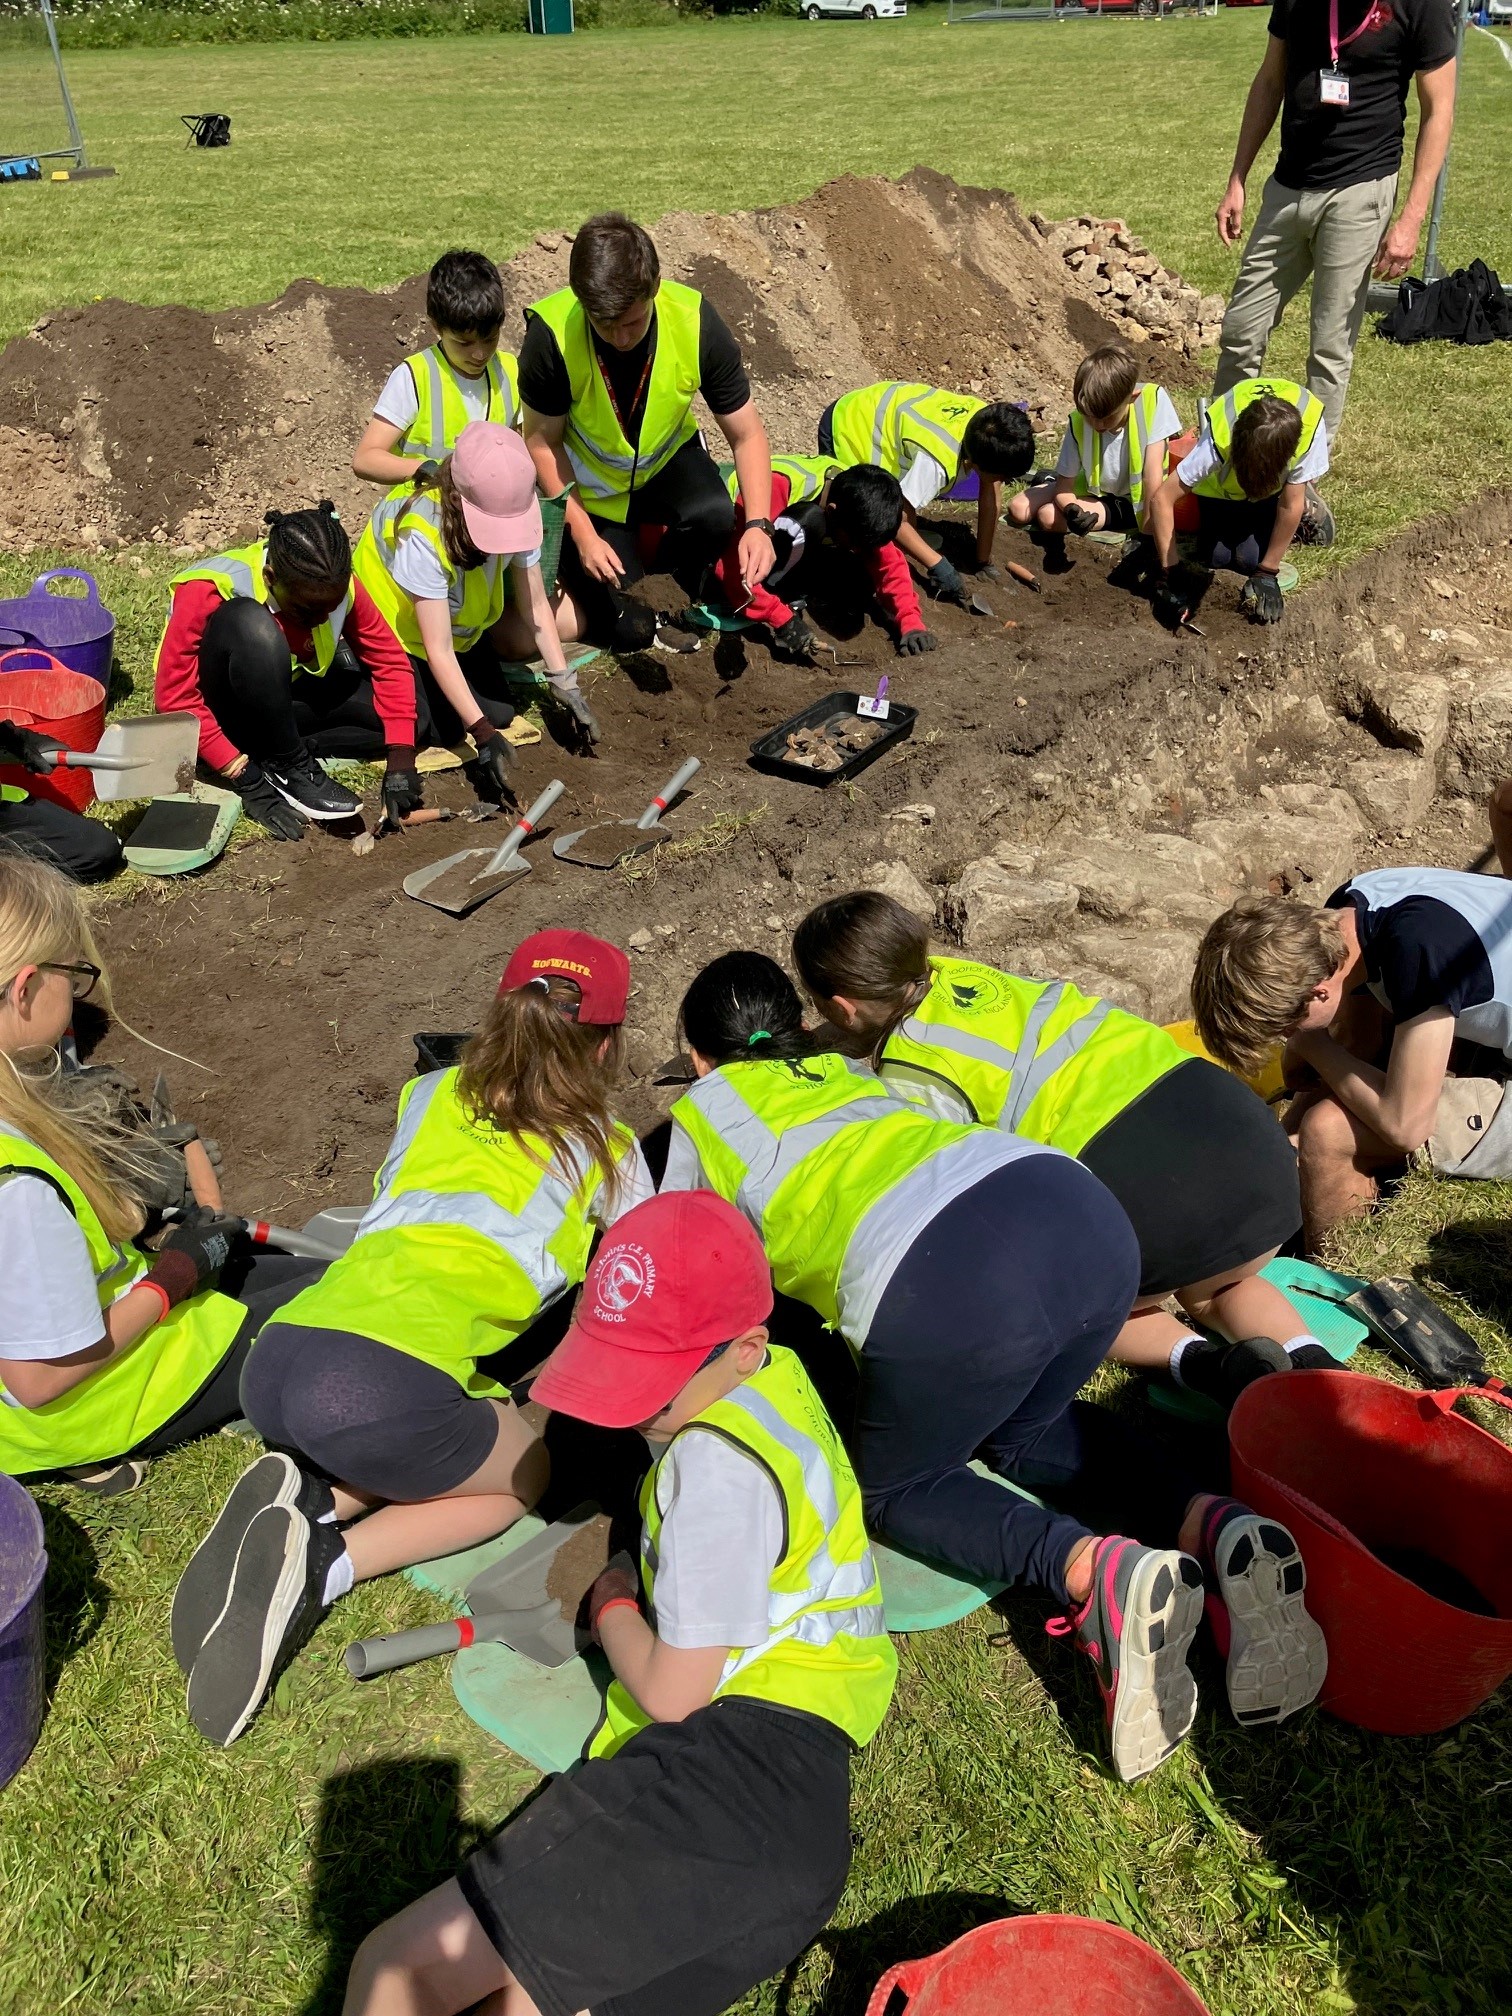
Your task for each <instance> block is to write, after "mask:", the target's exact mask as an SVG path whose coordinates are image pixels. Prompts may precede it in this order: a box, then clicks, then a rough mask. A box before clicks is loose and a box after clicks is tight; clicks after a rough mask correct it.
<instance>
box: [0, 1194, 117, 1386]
mask: <svg viewBox="0 0 1512 2016" xmlns="http://www.w3.org/2000/svg"><path fill="white" fill-rule="evenodd" d="M0 1282H4V1284H5V1287H4V1292H3V1293H0V1358H24V1359H44V1358H70V1357H72V1356H73V1354H74V1353H75V1352H76V1351H87V1350H88V1349H89V1347H90V1345H91V1344H98V1343H99V1341H100V1338H101V1336H102V1334H103V1333H104V1329H105V1320H104V1318H103V1317H102V1315H101V1314H100V1297H99V1293H98V1291H97V1289H96V1286H95V1273H94V1263H93V1262H92V1261H91V1259H90V1257H89V1247H88V1245H87V1244H86V1243H85V1239H84V1234H83V1233H82V1232H81V1231H80V1230H79V1224H78V1220H77V1219H76V1218H75V1217H74V1215H73V1213H72V1212H71V1211H70V1210H69V1208H68V1206H67V1205H66V1204H65V1203H64V1202H63V1200H62V1198H61V1197H59V1195H58V1193H57V1191H56V1190H54V1189H53V1187H52V1185H51V1184H50V1183H44V1182H42V1181H41V1180H40V1179H39V1178H37V1177H35V1176H26V1175H20V1174H17V1175H14V1176H8V1177H7V1178H6V1179H5V1180H4V1181H3V1182H0ZM5 1397H6V1398H7V1399H9V1398H10V1395H9V1394H7V1395H6V1396H5ZM13 1404H14V1403H13Z"/></svg>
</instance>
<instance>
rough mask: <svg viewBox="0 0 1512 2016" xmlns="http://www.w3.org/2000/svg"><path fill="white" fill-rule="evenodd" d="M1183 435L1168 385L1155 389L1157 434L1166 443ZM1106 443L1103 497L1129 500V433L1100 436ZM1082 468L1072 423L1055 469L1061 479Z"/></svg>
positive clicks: (1125, 430)
mask: <svg viewBox="0 0 1512 2016" xmlns="http://www.w3.org/2000/svg"><path fill="white" fill-rule="evenodd" d="M1180 432H1181V417H1180V415H1179V414H1178V413H1177V411H1176V408H1175V407H1174V406H1173V405H1172V403H1171V395H1170V393H1169V392H1167V391H1166V389H1165V387H1164V385H1157V386H1156V388H1155V427H1154V433H1155V436H1156V437H1158V438H1159V439H1160V440H1162V441H1169V440H1172V439H1173V438H1174V437H1175V436H1176V435H1177V434H1179V433H1180ZM1100 438H1101V441H1102V488H1101V490H1100V492H1099V495H1101V496H1103V497H1127V496H1128V495H1129V494H1130V492H1129V431H1128V428H1127V427H1126V426H1125V427H1118V428H1115V429H1114V431H1113V432H1112V433H1111V434H1103V435H1101V436H1100ZM1080 468H1081V450H1080V449H1079V448H1078V447H1077V445H1076V436H1075V435H1074V434H1073V433H1072V432H1071V423H1070V422H1069V421H1067V423H1066V434H1065V439H1064V440H1063V441H1062V442H1061V451H1060V458H1059V460H1058V461H1057V462H1056V465H1055V473H1056V475H1057V476H1074V475H1075V474H1076V473H1077V471H1078V470H1079V469H1080Z"/></svg>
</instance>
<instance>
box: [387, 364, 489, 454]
mask: <svg viewBox="0 0 1512 2016" xmlns="http://www.w3.org/2000/svg"><path fill="white" fill-rule="evenodd" d="M452 377H453V379H454V381H455V383H456V387H457V390H458V391H459V392H460V393H461V395H462V411H463V412H464V413H465V414H466V415H467V417H468V419H469V420H486V419H487V418H488V373H487V372H486V371H485V372H484V373H483V376H482V377H481V378H464V377H463V375H462V373H461V372H460V371H453V373H452ZM419 411H420V397H419V394H418V393H417V392H416V390H415V374H414V372H413V371H411V370H410V367H409V366H408V364H396V365H395V367H394V369H393V370H392V371H391V372H390V373H389V378H388V383H387V384H386V385H385V386H384V388H383V390H382V391H381V392H380V393H379V394H378V403H377V405H376V406H375V407H374V408H373V418H374V419H375V420H387V421H389V422H391V423H392V425H393V426H395V427H397V428H398V429H399V432H400V434H401V436H402V435H404V434H407V433H408V432H409V429H410V426H411V423H412V422H413V421H414V418H415V415H416V414H417V413H418V412H419Z"/></svg>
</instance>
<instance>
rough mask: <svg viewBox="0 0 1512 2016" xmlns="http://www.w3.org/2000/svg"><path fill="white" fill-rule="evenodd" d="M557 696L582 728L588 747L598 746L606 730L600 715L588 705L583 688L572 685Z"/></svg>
mask: <svg viewBox="0 0 1512 2016" xmlns="http://www.w3.org/2000/svg"><path fill="white" fill-rule="evenodd" d="M557 698H558V700H560V701H561V703H562V705H563V707H564V708H566V710H567V712H568V713H569V714H570V715H571V716H572V718H573V720H574V721H575V722H576V723H577V725H578V727H579V728H580V729H581V730H582V732H583V740H584V741H585V742H586V743H587V745H588V747H589V748H590V749H592V748H595V747H597V745H598V743H599V742H601V741H602V740H603V734H604V731H603V729H602V728H600V726H599V719H598V716H597V714H595V713H594V711H593V709H592V708H591V707H590V706H589V705H588V702H587V700H586V699H585V698H584V696H583V693H582V691H581V689H580V688H578V687H576V686H574V687H570V688H568V690H567V691H566V692H559V693H558V694H557Z"/></svg>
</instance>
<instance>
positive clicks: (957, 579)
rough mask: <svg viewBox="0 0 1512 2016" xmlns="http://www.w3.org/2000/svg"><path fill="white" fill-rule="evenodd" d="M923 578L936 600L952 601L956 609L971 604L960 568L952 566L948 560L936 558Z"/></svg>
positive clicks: (967, 606) (965, 607) (964, 607)
mask: <svg viewBox="0 0 1512 2016" xmlns="http://www.w3.org/2000/svg"><path fill="white" fill-rule="evenodd" d="M924 579H925V581H926V582H927V583H928V584H929V592H930V594H931V595H933V597H934V598H935V600H936V602H954V603H955V605H956V607H957V608H958V609H967V608H969V607H970V606H971V597H970V595H969V594H968V593H967V590H966V583H965V582H964V581H963V580H962V579H961V575H960V570H959V569H958V568H956V567H954V566H952V565H951V563H950V561H948V560H936V562H935V564H934V565H933V567H931V568H930V570H929V572H928V573H927V574H926V575H925V576H924Z"/></svg>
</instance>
